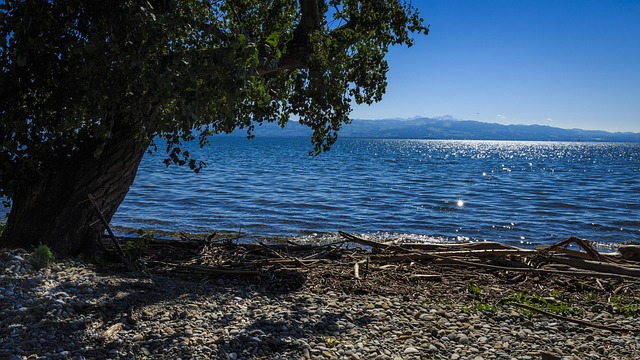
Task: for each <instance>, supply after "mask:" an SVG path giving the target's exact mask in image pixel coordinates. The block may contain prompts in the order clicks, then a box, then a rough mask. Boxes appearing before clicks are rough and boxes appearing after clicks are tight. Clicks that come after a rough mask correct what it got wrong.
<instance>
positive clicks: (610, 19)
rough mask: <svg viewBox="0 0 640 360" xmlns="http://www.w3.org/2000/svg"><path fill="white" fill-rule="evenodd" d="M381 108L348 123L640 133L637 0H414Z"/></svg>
mask: <svg viewBox="0 0 640 360" xmlns="http://www.w3.org/2000/svg"><path fill="white" fill-rule="evenodd" d="M413 4H414V5H415V6H417V7H418V8H419V9H420V12H421V15H422V17H423V18H424V19H425V22H426V23H427V24H430V33H429V35H428V36H426V37H420V38H417V39H416V44H415V46H413V47H412V48H409V49H407V48H393V49H392V50H391V52H390V53H389V56H388V61H389V66H390V71H389V74H388V76H389V85H388V87H387V93H386V95H385V97H384V98H383V100H382V102H380V103H377V104H374V105H372V106H359V107H356V108H355V110H354V112H353V113H352V115H351V117H352V118H360V119H381V118H395V117H401V118H408V117H413V116H416V115H419V116H441V115H446V114H448V115H451V116H453V117H455V118H460V119H471V120H479V121H484V122H492V123H502V124H542V125H549V126H555V127H561V128H581V129H598V130H608V131H633V132H640V1H639V0H634V1H631V0H627V1H623V0H535V1H533V0H419V1H416V0H414V1H413Z"/></svg>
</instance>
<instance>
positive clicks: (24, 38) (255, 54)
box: [0, 0, 428, 235]
mask: <svg viewBox="0 0 640 360" xmlns="http://www.w3.org/2000/svg"><path fill="white" fill-rule="evenodd" d="M427 32H428V28H427V27H425V26H424V25H423V19H422V18H420V15H419V13H418V11H417V9H416V8H414V7H413V6H412V5H411V4H410V2H406V1H402V0H366V1H358V0H266V1H257V0H158V1H151V0H150V1H140V0H127V1H88V0H49V1H45V0H8V1H5V2H4V3H3V4H0V69H1V72H0V84H1V86H0V195H1V196H5V197H7V198H8V199H12V200H13V202H14V207H15V205H16V204H17V202H20V201H22V202H26V201H27V200H26V199H27V198H28V197H29V196H30V195H29V196H28V194H29V193H33V192H34V191H35V190H33V189H31V190H29V189H28V188H29V187H33V186H35V185H34V184H36V183H38V182H39V185H38V186H39V189H40V190H38V191H40V193H42V194H43V195H42V196H45V197H46V195H44V194H46V193H47V192H51V191H53V190H52V189H51V187H52V185H46V184H45V183H44V181H45V179H47V178H51V177H57V178H59V177H60V176H61V175H60V174H59V173H60V171H63V169H67V168H68V169H79V168H80V167H79V166H72V165H70V164H71V163H72V162H75V163H76V164H80V163H82V164H87V163H89V162H92V161H93V162H98V163H107V162H108V161H106V159H107V156H108V155H110V154H113V153H115V152H114V148H115V147H117V146H118V145H119V144H120V143H124V139H125V138H126V139H130V140H131V144H135V145H136V149H137V148H138V147H140V148H144V149H147V148H148V147H149V145H152V148H153V145H154V143H153V139H154V138H157V137H160V138H163V139H165V140H166V142H163V143H166V149H165V150H166V151H167V160H166V161H167V163H176V164H179V165H188V166H190V167H191V168H192V169H194V170H196V171H197V170H198V169H199V167H200V166H201V163H199V162H198V161H197V159H194V158H192V157H191V154H189V152H188V151H183V150H182V149H181V144H182V143H183V142H184V141H191V140H196V139H197V140H199V142H200V143H201V145H206V144H207V139H208V137H209V136H210V135H212V134H216V133H228V132H231V131H234V130H236V129H245V130H246V131H247V133H248V135H249V136H251V131H252V129H253V127H254V126H255V125H256V124H259V123H261V122H264V121H268V122H278V123H279V124H280V125H281V126H284V124H285V123H286V122H287V121H289V120H290V119H292V118H294V119H296V120H298V121H299V122H300V123H302V124H305V125H308V126H309V127H311V128H312V129H313V135H312V143H313V144H314V149H315V151H316V152H320V151H322V150H327V149H328V148H329V147H330V146H331V144H332V143H333V142H334V141H335V140H336V136H337V132H338V130H339V129H340V127H341V125H342V124H344V123H347V122H349V117H348V116H349V113H350V111H351V109H352V105H353V104H354V103H356V104H363V103H365V104H371V103H373V102H376V101H379V100H381V97H382V95H383V93H384V92H385V88H386V73H387V70H388V65H387V62H386V61H385V55H386V53H387V51H388V50H389V48H390V47H391V46H394V45H406V46H411V45H412V38H411V36H412V34H420V33H423V34H426V33H427ZM137 145H139V146H137ZM131 146H133V145H131ZM141 156H142V155H140V157H141ZM65 164H66V165H65ZM130 166H135V169H133V170H132V171H133V176H135V170H136V169H137V163H136V161H133V165H130ZM87 169H88V168H87ZM87 169H85V170H78V171H85V172H88V171H89V170H87ZM94 170H95V171H96V172H100V171H101V170H98V169H97V168H96V169H94ZM92 171H93V170H92ZM120 171H122V170H120ZM113 172H114V171H111V172H109V173H110V174H112V173H113ZM105 173H107V171H106V170H105ZM81 175H82V174H79V175H78V176H76V177H74V178H73V179H71V178H70V177H69V176H67V178H65V179H64V181H62V183H63V184H66V185H68V186H71V187H73V186H76V185H73V184H74V183H77V182H78V181H80V180H79V179H80V178H82V176H81ZM85 175H87V177H88V176H89V175H90V174H88V173H87V174H85ZM105 176H106V175H105ZM131 181H132V180H131ZM32 185H33V186H32ZM129 185H130V184H129ZM105 186H106V185H105ZM77 188H78V187H77V186H76V187H75V188H73V189H75V190H73V191H75V192H78V191H77ZM25 189H26V190H25ZM126 190H128V185H126ZM126 190H124V192H125V193H126ZM21 192H23V193H24V194H23V196H20V193H21ZM28 201H40V200H35V198H34V199H31V200H28ZM120 201H121V200H120ZM116 202H117V204H115V206H111V208H113V209H112V210H113V212H115V209H117V206H118V205H119V202H118V201H116ZM13 211H14V209H12V212H13ZM11 216H12V215H11V214H10V216H9V223H8V229H9V228H10V227H11V224H10V223H11V221H12V220H11ZM107 217H109V218H110V216H107ZM15 221H17V220H15ZM52 226H53V225H52ZM5 235H6V234H5Z"/></svg>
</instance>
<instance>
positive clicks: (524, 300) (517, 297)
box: [502, 292, 584, 315]
mask: <svg viewBox="0 0 640 360" xmlns="http://www.w3.org/2000/svg"><path fill="white" fill-rule="evenodd" d="M512 302H516V303H520V304H524V305H529V306H531V307H535V308H538V309H540V310H545V311H548V312H553V313H557V314H562V315H580V314H582V313H583V312H584V310H583V309H581V308H578V307H575V306H573V305H571V304H568V303H566V302H564V301H561V300H555V301H553V300H548V299H546V298H543V297H542V296H540V295H536V294H534V295H529V294H527V293H524V292H519V293H517V294H512V295H510V296H507V297H504V298H502V303H503V304H507V305H508V304H511V303H512Z"/></svg>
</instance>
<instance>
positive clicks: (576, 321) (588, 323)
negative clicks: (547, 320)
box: [511, 302, 640, 334]
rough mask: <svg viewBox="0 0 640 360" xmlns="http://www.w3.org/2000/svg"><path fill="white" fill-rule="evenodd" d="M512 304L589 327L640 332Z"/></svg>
mask: <svg viewBox="0 0 640 360" xmlns="http://www.w3.org/2000/svg"><path fill="white" fill-rule="evenodd" d="M511 305H514V306H516V307H519V308H522V309H525V310H529V311H532V312H536V313H539V314H542V315H545V316H547V317H551V318H555V319H559V320H564V321H567V322H572V323H574V324H578V325H583V326H588V327H592V328H596V329H602V330H609V331H611V332H618V333H630V334H640V329H625V328H617V327H611V326H607V325H600V324H594V323H591V322H588V321H584V320H580V319H574V318H570V317H566V316H562V315H558V314H553V313H550V312H547V311H544V310H541V309H538V308H535V307H533V306H529V305H525V304H520V303H516V302H512V303H511Z"/></svg>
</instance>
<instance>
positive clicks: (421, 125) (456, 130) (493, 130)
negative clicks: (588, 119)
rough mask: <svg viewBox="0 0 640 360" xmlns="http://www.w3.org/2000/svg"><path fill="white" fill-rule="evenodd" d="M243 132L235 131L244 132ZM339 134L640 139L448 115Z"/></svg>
mask: <svg viewBox="0 0 640 360" xmlns="http://www.w3.org/2000/svg"><path fill="white" fill-rule="evenodd" d="M243 134H244V133H243V132H240V133H238V134H237V135H243ZM255 134H256V136H259V137H266V136H276V137H285V136H309V135H310V134H311V131H310V130H309V129H308V128H307V127H305V126H302V125H300V124H298V123H296V122H294V121H292V122H290V123H289V124H287V126H286V127H285V128H284V129H281V128H280V127H278V126H277V125H276V124H264V125H262V126H259V127H256V131H255ZM340 136H341V137H357V138H385V139H438V140H439V139H449V140H516V141H526V140H530V141H616V142H640V133H631V132H624V133H623V132H616V133H611V132H607V131H599V130H581V129H561V128H557V127H551V126H545V125H502V124H491V123H484V122H480V121H474V120H458V119H453V118H451V117H448V116H447V117H443V118H413V119H384V120H359V119H356V120H353V121H352V123H351V124H348V125H345V126H344V127H343V128H342V130H341V131H340Z"/></svg>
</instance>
